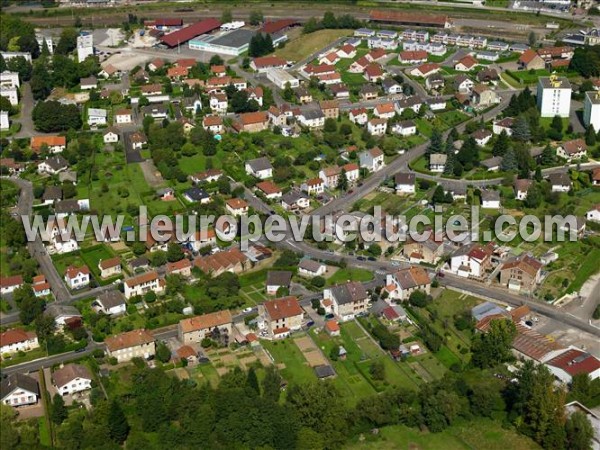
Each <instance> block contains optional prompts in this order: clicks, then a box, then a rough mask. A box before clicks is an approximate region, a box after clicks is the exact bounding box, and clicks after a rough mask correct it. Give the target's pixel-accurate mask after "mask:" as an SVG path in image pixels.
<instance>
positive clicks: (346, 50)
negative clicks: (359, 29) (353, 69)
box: [337, 44, 356, 59]
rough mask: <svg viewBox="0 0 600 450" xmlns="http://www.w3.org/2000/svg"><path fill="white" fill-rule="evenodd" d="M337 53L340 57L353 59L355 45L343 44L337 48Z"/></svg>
mask: <svg viewBox="0 0 600 450" xmlns="http://www.w3.org/2000/svg"><path fill="white" fill-rule="evenodd" d="M337 55H338V56H339V57H340V58H342V59H353V58H354V57H355V56H356V47H354V46H353V45H350V44H344V45H342V46H341V47H340V48H339V49H338V50H337Z"/></svg>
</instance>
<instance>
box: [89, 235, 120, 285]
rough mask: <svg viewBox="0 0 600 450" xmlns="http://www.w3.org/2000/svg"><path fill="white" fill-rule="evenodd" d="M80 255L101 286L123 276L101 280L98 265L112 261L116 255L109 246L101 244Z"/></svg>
mask: <svg viewBox="0 0 600 450" xmlns="http://www.w3.org/2000/svg"><path fill="white" fill-rule="evenodd" d="M80 255H81V258H82V259H83V262H85V264H86V265H87V266H88V267H89V268H90V270H91V271H92V273H93V274H94V277H95V278H96V280H98V282H99V283H100V284H107V283H110V282H111V281H112V280H113V279H115V278H119V277H121V276H122V275H118V276H115V277H111V278H107V279H106V280H102V278H100V269H98V263H99V262H100V261H101V260H106V259H110V258H113V257H114V256H115V253H114V252H113V251H112V249H111V248H110V247H108V246H107V245H105V244H99V245H94V246H93V247H88V248H85V249H82V250H81V251H80Z"/></svg>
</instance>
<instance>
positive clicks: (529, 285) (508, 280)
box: [500, 253, 542, 291]
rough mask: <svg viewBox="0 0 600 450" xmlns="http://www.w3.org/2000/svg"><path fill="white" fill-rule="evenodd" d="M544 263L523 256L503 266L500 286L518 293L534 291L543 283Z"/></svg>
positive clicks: (528, 256)
mask: <svg viewBox="0 0 600 450" xmlns="http://www.w3.org/2000/svg"><path fill="white" fill-rule="evenodd" d="M541 274H542V263H541V262H540V261H538V260H537V259H535V258H533V257H532V256H530V255H527V254H524V253H523V254H521V255H519V256H518V257H516V258H513V259H511V260H509V261H507V262H505V263H504V264H503V265H502V268H501V269H500V284H502V286H506V287H508V288H509V289H512V290H517V291H521V290H522V291H532V290H533V289H534V288H535V287H536V285H537V284H538V283H539V282H540V281H541Z"/></svg>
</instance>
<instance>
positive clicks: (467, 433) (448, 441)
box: [346, 418, 540, 450]
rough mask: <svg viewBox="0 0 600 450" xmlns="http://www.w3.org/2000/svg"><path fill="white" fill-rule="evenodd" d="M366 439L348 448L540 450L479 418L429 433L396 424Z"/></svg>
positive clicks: (515, 434)
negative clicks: (438, 431)
mask: <svg viewBox="0 0 600 450" xmlns="http://www.w3.org/2000/svg"><path fill="white" fill-rule="evenodd" d="M365 437H366V439H365V440H364V441H363V442H357V443H354V444H352V445H348V446H347V447H346V448H350V449H354V450H356V449H406V448H411V449H419V450H437V449H442V448H443V449H444V450H455V449H456V450H463V449H464V450H467V449H468V450H534V449H539V448H540V447H539V446H538V445H537V444H536V443H535V442H533V441H532V440H531V439H529V438H527V437H525V436H523V435H521V434H519V433H517V432H516V431H515V430H514V429H512V428H508V429H505V428H503V427H502V424H501V423H500V422H498V421H493V420H490V419H483V418H477V419H473V420H471V421H464V422H461V423H459V424H456V425H453V426H451V427H449V428H447V429H446V430H444V431H442V432H440V433H429V432H425V431H419V430H417V429H416V428H409V427H407V426H404V425H393V426H389V427H383V428H380V430H379V434H378V435H370V434H367V433H365Z"/></svg>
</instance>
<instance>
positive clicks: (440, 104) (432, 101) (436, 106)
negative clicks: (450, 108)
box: [425, 97, 446, 111]
mask: <svg viewBox="0 0 600 450" xmlns="http://www.w3.org/2000/svg"><path fill="white" fill-rule="evenodd" d="M425 103H426V104H427V106H428V107H429V109H430V110H431V111H443V110H444V109H446V100H445V99H444V98H443V97H432V98H428V99H427V100H425Z"/></svg>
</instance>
